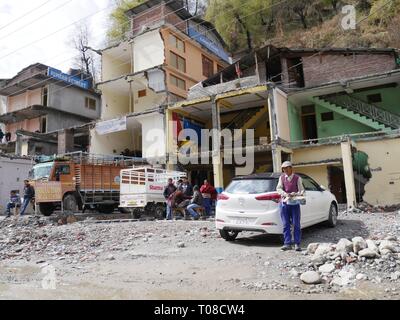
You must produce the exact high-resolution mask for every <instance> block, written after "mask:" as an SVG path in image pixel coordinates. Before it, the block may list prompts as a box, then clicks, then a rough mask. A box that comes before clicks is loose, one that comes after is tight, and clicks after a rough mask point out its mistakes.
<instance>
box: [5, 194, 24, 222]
mask: <svg viewBox="0 0 400 320" xmlns="http://www.w3.org/2000/svg"><path fill="white" fill-rule="evenodd" d="M20 207H21V198H20V197H19V195H18V194H17V193H16V192H15V191H11V192H10V202H9V203H8V204H7V211H6V213H7V218H9V217H10V216H11V209H14V208H20Z"/></svg>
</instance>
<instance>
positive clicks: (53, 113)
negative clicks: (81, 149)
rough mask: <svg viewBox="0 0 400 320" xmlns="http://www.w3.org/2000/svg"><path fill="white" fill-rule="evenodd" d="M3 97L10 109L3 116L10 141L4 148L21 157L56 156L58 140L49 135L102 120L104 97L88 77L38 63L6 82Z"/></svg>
mask: <svg viewBox="0 0 400 320" xmlns="http://www.w3.org/2000/svg"><path fill="white" fill-rule="evenodd" d="M0 96H3V99H4V100H5V106H6V110H5V111H4V112H3V113H2V114H1V116H0V123H2V124H3V125H4V126H5V128H4V129H5V130H4V131H5V132H7V133H10V134H11V135H10V140H9V141H8V143H7V144H3V145H2V146H1V148H2V150H3V151H5V152H8V153H16V154H20V155H33V154H55V153H57V151H58V149H57V143H58V141H57V137H56V138H55V140H51V139H48V137H46V135H45V134H49V133H52V132H57V131H60V130H63V129H68V128H71V127H74V126H79V125H83V124H85V123H89V122H91V121H93V120H95V119H98V118H99V117H100V112H101V109H100V108H101V104H100V96H99V94H98V93H96V92H95V91H94V90H93V86H92V83H91V81H90V80H89V79H88V76H82V75H81V74H80V72H79V71H76V70H71V71H70V73H69V74H64V73H62V72H61V71H59V70H57V69H54V68H51V67H49V66H46V65H43V64H40V63H36V64H34V65H31V66H29V67H27V68H25V69H23V70H22V71H21V72H19V73H18V74H17V75H16V76H15V77H13V78H12V79H9V80H6V81H3V83H2V85H1V87H0Z"/></svg>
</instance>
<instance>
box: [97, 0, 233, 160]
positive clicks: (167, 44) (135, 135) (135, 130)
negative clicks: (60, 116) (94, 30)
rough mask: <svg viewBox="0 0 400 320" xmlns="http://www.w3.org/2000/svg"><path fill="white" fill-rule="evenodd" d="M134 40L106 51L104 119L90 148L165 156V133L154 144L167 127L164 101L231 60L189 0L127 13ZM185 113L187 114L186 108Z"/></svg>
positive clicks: (180, 96)
mask: <svg viewBox="0 0 400 320" xmlns="http://www.w3.org/2000/svg"><path fill="white" fill-rule="evenodd" d="M126 14H127V15H128V16H129V17H130V19H131V20H130V21H131V31H130V33H129V35H128V38H129V40H127V41H123V42H121V43H119V44H116V45H114V46H112V47H109V48H106V49H104V50H102V51H101V53H102V82H101V83H99V84H98V89H100V90H101V92H102V104H103V107H102V114H101V119H102V122H100V123H98V124H97V126H96V128H95V129H93V130H92V131H91V145H90V151H91V152H93V153H98V154H120V153H125V154H129V155H135V156H143V157H144V158H147V159H149V158H158V157H161V158H162V157H165V153H166V149H165V143H164V142H165V139H166V138H163V137H161V139H162V140H163V143H160V144H159V146H158V147H157V148H156V150H155V149H154V148H151V147H150V144H151V143H150V142H151V137H149V135H151V133H150V131H151V130H152V129H155V128H157V129H159V133H160V135H164V133H165V131H166V129H165V128H166V121H167V120H168V119H166V117H165V114H164V111H163V108H160V106H163V105H167V104H170V103H174V102H176V101H180V100H184V99H186V98H187V91H188V89H189V88H190V87H191V86H193V85H195V84H196V83H198V82H199V81H203V80H205V79H207V78H209V77H210V76H212V75H213V74H215V73H217V72H218V71H220V70H222V69H223V68H225V67H227V66H228V65H229V63H230V58H229V56H228V54H227V53H226V52H225V51H224V46H225V44H224V42H223V40H222V38H221V37H220V35H219V34H218V33H217V32H216V31H215V28H214V27H213V26H212V25H211V24H210V23H208V22H206V21H204V20H202V19H199V18H197V17H193V16H191V15H190V14H189V13H188V11H187V10H186V9H184V6H183V1H178V0H175V1H161V0H150V1H147V2H145V3H143V4H141V5H139V6H137V7H135V8H133V9H131V10H129V11H128V12H127V13H126ZM179 117H187V115H186V114H185V113H183V112H182V113H180V114H179Z"/></svg>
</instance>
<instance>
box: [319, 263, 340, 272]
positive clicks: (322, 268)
mask: <svg viewBox="0 0 400 320" xmlns="http://www.w3.org/2000/svg"><path fill="white" fill-rule="evenodd" d="M335 269H336V267H335V265H334V264H333V263H327V264H324V265H323V266H320V267H319V269H318V270H319V272H321V273H325V274H326V273H332V272H333V271H335Z"/></svg>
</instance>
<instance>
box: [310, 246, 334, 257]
mask: <svg viewBox="0 0 400 320" xmlns="http://www.w3.org/2000/svg"><path fill="white" fill-rule="evenodd" d="M331 251H333V244H332V243H321V244H320V245H319V246H318V248H317V250H315V252H314V255H317V256H323V255H326V254H328V253H329V252H331Z"/></svg>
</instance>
